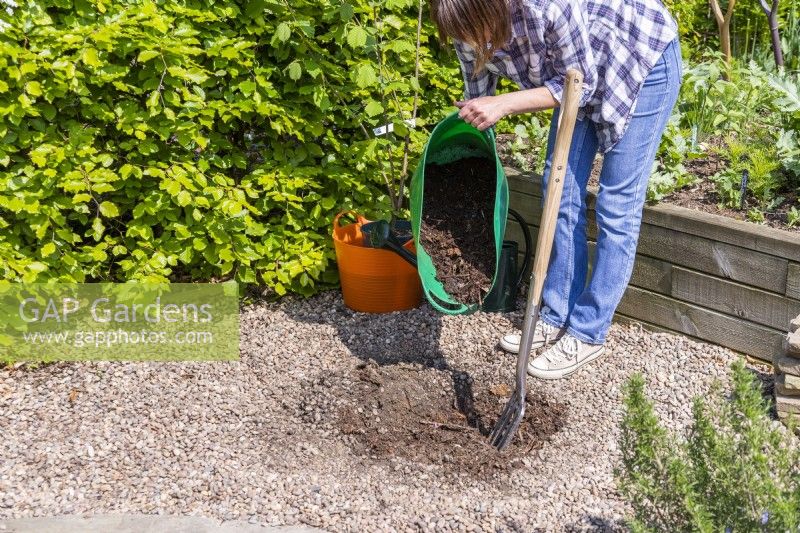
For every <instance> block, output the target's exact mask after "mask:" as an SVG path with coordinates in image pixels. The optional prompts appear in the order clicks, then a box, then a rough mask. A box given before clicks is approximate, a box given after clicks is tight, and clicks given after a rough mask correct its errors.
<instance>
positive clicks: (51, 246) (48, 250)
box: [42, 242, 56, 257]
mask: <svg viewBox="0 0 800 533" xmlns="http://www.w3.org/2000/svg"><path fill="white" fill-rule="evenodd" d="M55 252H56V245H55V243H53V242H48V243H47V244H45V245H44V246H42V257H47V256H48V255H51V254H54V253H55Z"/></svg>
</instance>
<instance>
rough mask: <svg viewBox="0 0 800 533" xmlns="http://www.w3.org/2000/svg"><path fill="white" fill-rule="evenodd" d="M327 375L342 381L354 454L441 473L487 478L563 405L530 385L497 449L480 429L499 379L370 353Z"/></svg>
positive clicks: (552, 424)
mask: <svg viewBox="0 0 800 533" xmlns="http://www.w3.org/2000/svg"><path fill="white" fill-rule="evenodd" d="M331 381H332V382H338V384H339V385H340V386H342V387H343V388H344V389H345V390H343V391H342V392H343V393H344V394H341V395H340V394H337V396H340V400H342V401H341V402H340V403H339V406H338V413H336V418H337V425H338V429H339V431H340V432H341V433H342V434H344V435H345V436H346V438H347V437H349V439H348V441H349V443H350V446H351V448H352V449H353V451H354V452H355V453H356V454H358V455H363V456H366V457H370V458H372V459H379V460H380V459H387V458H390V457H402V458H404V459H407V460H410V461H413V462H415V463H422V464H432V465H440V466H443V467H445V472H446V473H458V474H467V475H469V476H470V477H477V478H490V477H492V476H494V475H496V474H497V473H502V472H506V471H508V470H509V469H512V468H515V467H518V466H519V464H520V462H521V461H522V459H523V458H524V457H525V456H526V455H527V454H528V453H529V452H530V451H531V450H535V449H538V448H540V447H541V446H542V445H543V444H544V443H545V442H546V441H547V440H548V439H549V437H550V436H551V435H553V434H555V433H556V432H557V431H559V430H560V429H561V428H562V427H563V425H564V421H565V410H566V409H565V406H564V405H562V404H558V403H556V402H554V401H552V400H548V399H547V398H545V397H544V396H542V395H541V394H537V393H536V392H533V393H532V394H529V396H528V405H527V409H526V414H525V419H524V420H523V422H522V425H521V427H520V430H519V432H518V435H517V437H516V438H515V440H514V442H513V443H512V444H511V446H510V447H509V449H508V450H506V451H504V452H498V451H497V450H496V449H495V448H493V447H491V446H490V445H489V443H488V441H487V435H488V434H489V432H490V431H491V428H492V427H493V425H494V422H495V421H496V419H497V416H498V415H499V413H500V411H501V409H502V407H503V405H504V404H505V401H506V398H507V396H508V395H509V394H510V393H511V390H510V389H509V387H508V385H506V384H494V385H492V384H490V383H479V381H480V380H479V379H473V378H472V377H471V376H470V375H469V374H467V373H466V372H461V371H453V370H442V369H434V368H430V367H424V366H421V365H414V364H398V365H389V366H380V365H378V364H377V363H375V362H373V361H368V362H363V363H359V364H358V365H357V367H356V368H355V369H354V370H353V371H351V373H350V375H349V376H339V377H338V378H332V380H331Z"/></svg>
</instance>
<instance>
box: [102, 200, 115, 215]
mask: <svg viewBox="0 0 800 533" xmlns="http://www.w3.org/2000/svg"><path fill="white" fill-rule="evenodd" d="M99 209H100V213H102V215H103V216H106V217H116V216H119V209H118V208H117V206H116V204H114V203H112V202H101V203H100V207H99Z"/></svg>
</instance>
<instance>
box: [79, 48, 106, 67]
mask: <svg viewBox="0 0 800 533" xmlns="http://www.w3.org/2000/svg"><path fill="white" fill-rule="evenodd" d="M81 60H82V61H83V62H84V63H86V64H87V65H89V66H90V67H102V66H103V63H102V62H101V61H100V57H99V56H98V55H97V50H95V49H94V48H85V49H84V50H83V53H82V54H81Z"/></svg>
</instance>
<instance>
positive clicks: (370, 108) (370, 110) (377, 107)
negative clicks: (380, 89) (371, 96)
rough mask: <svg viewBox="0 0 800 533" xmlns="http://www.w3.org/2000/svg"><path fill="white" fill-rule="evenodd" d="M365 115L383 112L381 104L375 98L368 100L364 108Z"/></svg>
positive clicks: (372, 115)
mask: <svg viewBox="0 0 800 533" xmlns="http://www.w3.org/2000/svg"><path fill="white" fill-rule="evenodd" d="M364 111H366V113H367V115H369V116H371V117H374V116H375V115H378V114H380V113H383V106H382V105H381V103H380V102H378V101H377V100H370V101H369V103H368V104H367V106H366V107H365V108H364Z"/></svg>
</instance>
